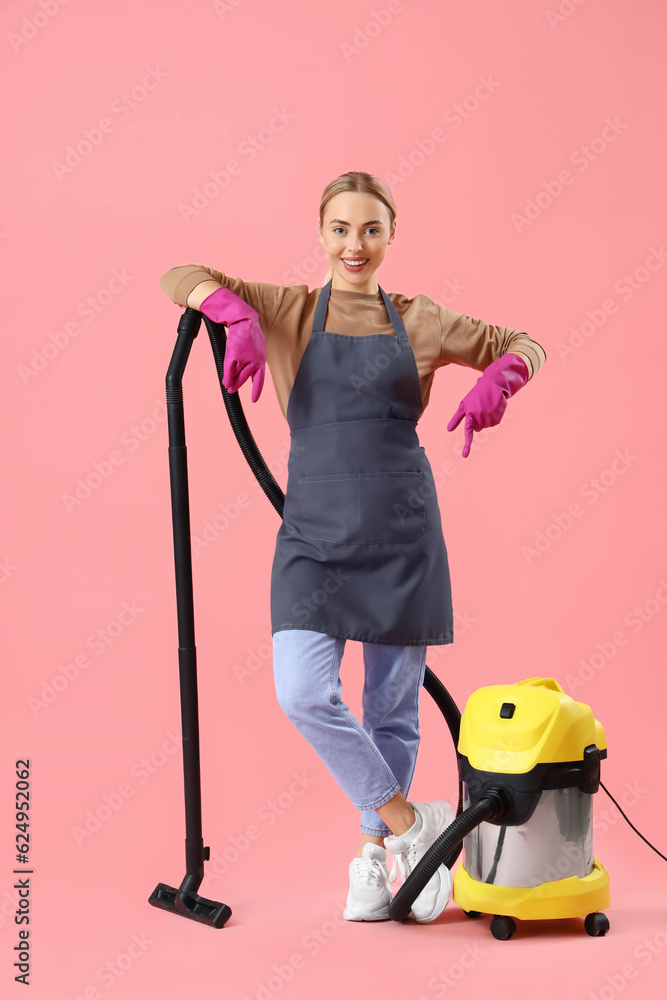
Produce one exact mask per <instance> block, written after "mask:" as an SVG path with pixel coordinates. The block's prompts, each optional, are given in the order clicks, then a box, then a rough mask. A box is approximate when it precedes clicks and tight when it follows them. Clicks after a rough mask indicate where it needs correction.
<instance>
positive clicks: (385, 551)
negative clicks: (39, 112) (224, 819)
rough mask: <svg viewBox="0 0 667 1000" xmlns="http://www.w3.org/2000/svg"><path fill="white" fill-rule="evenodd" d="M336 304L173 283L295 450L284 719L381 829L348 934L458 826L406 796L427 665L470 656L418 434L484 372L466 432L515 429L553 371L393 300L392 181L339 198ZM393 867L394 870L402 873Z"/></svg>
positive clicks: (283, 606) (503, 342) (540, 354)
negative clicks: (436, 398)
mask: <svg viewBox="0 0 667 1000" xmlns="http://www.w3.org/2000/svg"><path fill="white" fill-rule="evenodd" d="M318 221H319V238H320V240H321V242H322V244H323V247H324V252H325V254H326V257H327V259H328V261H329V263H330V265H331V270H330V271H329V274H328V276H327V281H326V282H325V284H324V286H323V287H322V288H316V289H314V290H313V291H309V289H308V287H307V286H306V285H291V286H281V285H271V284H266V283H261V282H253V283H251V282H244V281H242V280H241V279H239V278H230V277H229V276H228V275H225V274H223V273H222V272H220V271H215V270H213V269H211V268H208V267H202V266H200V265H185V266H182V267H175V268H172V269H171V270H169V271H167V272H166V273H165V274H163V275H162V277H161V279H160V284H161V286H162V288H163V289H164V291H165V292H166V293H167V295H169V297H170V298H171V299H172V300H173V301H174V302H176V303H177V304H178V305H181V306H184V305H188V306H191V307H192V308H195V309H199V310H201V311H202V312H203V313H205V314H206V315H207V316H209V317H210V318H211V319H213V320H214V321H216V322H224V323H226V324H227V330H228V333H227V348H226V353H225V365H224V378H223V382H224V384H225V386H226V388H227V389H228V391H230V392H233V391H236V390H238V388H239V387H240V386H241V385H242V384H243V383H244V382H245V381H246V379H248V378H252V395H251V399H252V401H253V402H256V401H257V399H258V398H259V395H260V393H261V390H262V386H263V382H264V371H265V363H267V362H268V365H269V368H270V370H271V376H272V379H273V383H274V386H275V389H276V393H277V396H278V401H279V404H280V407H281V410H282V412H283V414H284V416H285V417H286V419H287V421H288V424H289V427H290V434H291V448H290V455H289V462H288V482H287V488H286V491H285V506H284V512H283V522H282V524H281V526H280V529H279V531H278V535H277V540H276V550H275V554H274V560H273V567H272V572H271V631H272V635H273V667H274V678H275V685H276V694H277V698H278V702H279V704H280V706H281V707H282V709H283V710H284V712H285V713H286V714H287V716H288V717H289V718H290V719H291V721H292V722H293V723H294V725H295V726H296V727H297V728H298V729H299V730H300V732H301V733H303V735H304V736H305V738H306V739H307V740H308V742H309V743H310V744H311V746H312V747H313V748H314V749H315V751H316V752H317V754H318V755H319V757H320V758H321V759H322V761H323V762H324V764H325V765H326V766H327V768H328V769H329V770H330V772H331V773H332V775H333V776H334V778H335V779H336V781H337V782H338V784H339V786H340V787H341V788H342V790H343V791H344V792H345V794H346V795H347V796H348V798H349V799H350V801H351V802H352V804H353V805H354V806H355V808H356V809H358V810H359V812H360V814H361V840H360V842H359V845H358V847H357V851H356V855H355V857H354V859H353V860H352V861H351V862H350V865H349V876H350V887H349V892H348V897H347V907H346V909H345V912H344V916H345V917H346V918H347V919H349V920H383V919H388V909H389V903H390V901H391V898H392V893H391V886H390V881H393V879H394V877H395V874H396V866H398V867H399V868H400V870H401V874H402V877H403V879H405V878H406V877H407V875H408V874H409V873H410V871H412V870H413V868H414V867H415V865H416V863H417V862H418V861H419V860H420V858H421V857H422V856H423V855H424V853H425V852H426V851H427V850H428V848H429V847H430V846H431V844H432V843H433V842H434V840H435V839H436V838H437V837H438V836H439V835H440V834H441V833H442V831H443V830H444V829H445V828H446V827H447V826H448V825H449V823H450V822H451V821H452V819H453V818H454V810H453V809H452V807H451V805H450V804H449V803H447V802H443V801H434V802H424V803H416V802H412V801H408V800H407V799H406V796H407V794H408V792H409V789H410V785H411V783H412V778H413V774H414V770H415V764H416V760H417V751H418V748H419V740H420V729H419V695H420V689H421V686H422V683H423V679H424V671H425V661H426V649H427V646H429V645H442V644H447V643H451V642H452V641H453V638H454V636H453V618H452V599H451V589H450V578H449V567H448V561H447V551H446V547H445V542H444V538H443V533H442V524H441V519H440V511H439V507H438V500H437V495H436V490H435V483H434V480H433V473H432V470H431V466H430V464H429V460H428V458H427V457H426V454H425V452H424V449H423V448H422V447H421V446H420V444H419V439H418V437H417V431H416V426H417V422H418V421H419V418H420V416H421V414H422V412H423V410H424V407H425V406H426V405H427V403H428V399H429V395H430V391H431V385H432V382H433V376H434V373H435V371H436V370H437V369H438V368H440V367H443V366H445V365H448V364H450V363H454V364H459V365H465V366H468V367H471V368H474V369H476V370H478V371H481V372H482V373H483V374H482V376H481V377H480V378H479V379H478V380H477V382H476V384H475V385H474V386H473V388H472V389H471V391H470V392H469V393H468V394H467V395H466V396H465V397H464V399H463V400H462V401H461V403H460V405H459V407H458V409H457V411H456V413H455V414H454V415H453V417H452V419H451V420H450V422H449V424H448V425H447V429H448V430H454V429H455V428H456V427H457V426H458V424H459V423H460V422H461V420H464V428H465V442H464V447H463V455H464V457H466V456H467V455H468V454H469V451H470V445H471V443H472V437H473V432H474V431H479V430H481V429H482V428H483V427H489V426H492V425H494V424H497V423H498V422H499V420H500V419H501V417H502V415H503V412H504V410H505V407H506V405H507V398H508V397H509V396H511V395H513V393H515V392H516V391H517V390H518V389H519V388H521V386H523V385H524V384H525V382H527V381H528V379H529V378H531V377H532V376H533V375H534V374H535V372H536V371H537V370H538V369H539V368H540V367H541V365H542V364H543V363H544V361H545V360H546V354H545V352H544V349H543V348H542V347H541V345H540V344H538V343H537V342H536V341H534V340H533V339H532V338H531V337H529V336H528V335H527V334H526V333H522V332H517V331H515V330H510V329H508V328H507V327H498V326H491V325H490V324H488V323H485V322H483V321H482V320H479V319H472V318H471V317H469V316H465V315H463V314H460V313H455V312H453V311H452V310H450V309H448V308H446V307H445V306H441V305H439V304H438V303H436V302H435V301H434V300H433V299H430V298H429V297H428V296H426V295H416V296H415V297H414V298H412V299H409V298H407V297H406V296H405V295H401V294H400V293H397V292H392V293H391V294H388V293H387V292H385V291H384V289H383V288H382V287H381V286H380V285H378V282H377V277H376V275H377V271H378V269H379V267H380V266H381V264H382V262H383V261H384V258H385V254H386V252H387V247H388V246H390V245H391V244H392V243H393V242H394V240H395V238H396V206H395V204H394V201H393V199H392V197H391V194H390V193H389V191H388V189H387V187H386V186H385V185H384V184H383V183H382V181H381V180H379V179H378V178H377V177H374V176H372V175H371V174H367V173H364V172H361V171H350V172H349V173H346V174H343V175H342V176H340V177H338V178H336V180H334V181H332V183H331V184H329V185H328V186H327V187H326V188H325V190H324V193H323V195H322V201H321V204H320V214H319V220H318ZM347 639H351V640H355V641H358V642H362V643H363V662H364V687H363V693H362V720H361V722H360V721H359V720H358V719H356V718H355V717H354V716H353V715H352V713H351V712H350V710H349V708H348V706H347V705H346V704H345V702H343V701H342V697H341V695H342V685H341V681H340V676H339V670H340V664H341V660H342V656H343V651H344V648H345V642H346V640H347ZM387 852H389V853H391V854H392V855H393V857H394V865H393V869H392V873H391V875H390V874H389V872H388V869H387V866H386V859H387ZM450 891H451V879H450V874H449V872H448V871H447V869H446V868H445V866H444V865H441V866H440V868H439V869H438V871H437V872H436V874H435V875H434V876H433V877H432V879H431V880H430V882H429V883H428V885H427V886H426V887H425V888H424V890H423V891H422V892H421V893H420V895H419V896H418V898H417V899H416V900H415V902H414V904H413V907H412V913H413V916H414V917H415V919H416V920H417V921H418V922H420V923H426V922H429V921H431V920H434V919H435V918H436V917H437V916H439V914H440V913H442V911H443V910H444V908H445V906H446V905H447V902H448V900H449V896H450Z"/></svg>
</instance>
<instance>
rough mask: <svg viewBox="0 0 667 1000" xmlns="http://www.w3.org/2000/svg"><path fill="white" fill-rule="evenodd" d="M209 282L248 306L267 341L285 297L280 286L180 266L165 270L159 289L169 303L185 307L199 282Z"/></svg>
mask: <svg viewBox="0 0 667 1000" xmlns="http://www.w3.org/2000/svg"><path fill="white" fill-rule="evenodd" d="M211 279H212V280H213V281H217V282H218V284H220V285H222V286H223V287H225V288H229V289H230V290H231V291H232V292H234V294H235V295H238V296H239V298H241V299H243V300H244V302H247V303H248V305H250V306H252V308H253V309H254V310H255V312H256V313H257V314H258V316H259V325H260V326H261V328H262V331H263V332H264V336H265V337H267V338H268V336H269V333H270V332H271V328H272V326H273V324H274V322H275V318H276V316H277V315H278V311H279V310H280V307H281V305H282V302H283V298H284V296H285V288H284V287H283V286H282V285H271V284H269V283H268V282H263V281H242V280H241V278H231V277H230V276H229V275H227V274H223V272H222V271H216V270H215V269H214V268H212V267H206V266H204V265H203V264H183V265H181V266H180V267H172V268H170V270H169V271H165V273H164V274H163V275H162V277H161V278H160V287H161V288H162V290H163V292H165V293H166V295H168V296H169V298H170V299H171V300H172V302H175V303H176V305H179V306H185V305H186V304H187V299H188V295H189V294H190V292H192V291H193V289H195V288H196V287H197V285H200V284H201V283H202V281H211Z"/></svg>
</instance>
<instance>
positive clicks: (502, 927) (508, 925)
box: [491, 916, 516, 941]
mask: <svg viewBox="0 0 667 1000" xmlns="http://www.w3.org/2000/svg"><path fill="white" fill-rule="evenodd" d="M515 931H516V924H515V923H514V921H513V920H512V918H511V917H498V916H495V917H494V918H493V920H492V921H491V933H492V934H493V936H494V938H496V939H497V940H498V941H508V940H509V939H510V938H511V937H512V934H514V932H515Z"/></svg>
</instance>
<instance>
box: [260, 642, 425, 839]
mask: <svg viewBox="0 0 667 1000" xmlns="http://www.w3.org/2000/svg"><path fill="white" fill-rule="evenodd" d="M346 641H347V640H346V639H341V638H339V637H338V636H334V635H328V634H327V633H325V632H315V631H312V630H309V629H282V630H280V631H279V632H275V633H274V635H273V675H274V680H275V685H276V695H277V698H278V703H279V705H280V707H281V708H282V710H283V711H284V712H285V714H286V715H287V717H288V718H289V719H290V720H291V721H292V722H293V723H294V725H295V726H296V728H297V729H298V730H299V732H301V733H303V735H304V736H305V738H306V739H307V740H308V742H309V743H310V745H311V746H312V747H313V749H314V750H315V752H316V753H317V755H318V757H320V759H321V760H322V761H323V763H324V764H325V765H326V767H327V768H328V770H329V771H330V772H331V774H332V775H333V777H334V778H335V780H336V781H337V782H338V784H339V785H340V787H341V788H342V789H343V791H344V792H345V794H346V795H347V797H348V798H349V799H350V801H351V802H352V805H353V806H354V807H355V809H358V810H359V811H360V813H361V832H362V833H367V834H371V835H372V836H376V837H386V836H388V835H389V834H390V833H391V830H390V829H389V827H388V826H387V825H386V823H383V821H382V820H381V819H380V817H379V816H378V814H377V812H375V809H376V807H377V806H383V805H384V804H385V802H388V801H389V799H391V798H393V797H394V795H396V793H397V792H399V791H400V792H402V793H403V795H404V796H406V798H407V794H408V791H409V789H410V785H411V783H412V778H413V775H414V771H415V765H416V763H417V751H418V750H419V740H420V729H419V693H420V691H421V687H422V684H423V682H424V671H425V669H426V648H427V647H426V646H388V645H383V644H382V643H374V642H365V643H364V644H363V647H364V648H363V662H364V688H363V693H362V717H363V721H362V723H360V722H359V721H358V720H357V719H356V718H355V716H354V715H352V713H351V712H350V709H349V708H348V706H347V705H346V704H345V702H344V701H342V699H341V694H342V682H341V679H340V674H339V671H340V664H341V660H342V658H343V650H344V649H345V643H346Z"/></svg>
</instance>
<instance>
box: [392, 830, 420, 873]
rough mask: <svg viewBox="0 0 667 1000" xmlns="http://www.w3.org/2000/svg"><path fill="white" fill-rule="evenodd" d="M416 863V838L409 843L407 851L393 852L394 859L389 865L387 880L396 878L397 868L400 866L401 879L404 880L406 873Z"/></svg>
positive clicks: (410, 870) (409, 871)
mask: <svg viewBox="0 0 667 1000" xmlns="http://www.w3.org/2000/svg"><path fill="white" fill-rule="evenodd" d="M416 864H417V842H416V840H415V841H414V842H413V843H412V844H410V846H409V847H408V849H407V851H404V852H403V853H402V854H394V861H393V864H392V866H391V872H390V873H389V881H390V882H394V881H395V879H396V874H397V869H399V868H400V871H401V881H402V882H405V880H406V879H407V877H408V875H409V874H410V873H411V872H412V870H413V869H414V868H415V866H416Z"/></svg>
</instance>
